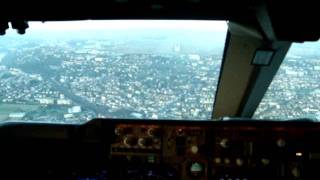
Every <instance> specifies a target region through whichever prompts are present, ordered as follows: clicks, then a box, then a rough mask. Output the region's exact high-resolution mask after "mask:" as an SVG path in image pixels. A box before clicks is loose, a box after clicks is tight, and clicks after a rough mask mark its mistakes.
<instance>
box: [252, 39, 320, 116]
mask: <svg viewBox="0 0 320 180" xmlns="http://www.w3.org/2000/svg"><path fill="white" fill-rule="evenodd" d="M319 50H320V42H319V41H318V42H306V43H295V44H293V45H292V47H291V48H290V50H289V52H288V54H287V56H286V58H285V59H284V60H283V62H282V65H281V66H280V69H279V71H278V73H277V75H276V76H275V78H274V79H273V81H272V83H271V85H270V87H269V89H268V91H267V93H266V94H265V96H264V98H263V99H262V101H261V103H260V105H259V107H258V108H257V110H256V112H255V114H254V118H256V119H270V120H272V119H277V120H281V119H283V120H288V119H300V118H308V119H311V120H317V121H319V120H320V51H319Z"/></svg>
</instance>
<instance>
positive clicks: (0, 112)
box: [0, 103, 39, 120]
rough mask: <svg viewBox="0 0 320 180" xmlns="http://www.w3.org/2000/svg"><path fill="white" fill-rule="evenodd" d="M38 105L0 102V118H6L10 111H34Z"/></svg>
mask: <svg viewBox="0 0 320 180" xmlns="http://www.w3.org/2000/svg"><path fill="white" fill-rule="evenodd" d="M38 108H39V105H32V104H8V103H0V120H6V119H8V117H9V114H10V113H18V112H25V113H27V112H29V111H35V110H37V109H38Z"/></svg>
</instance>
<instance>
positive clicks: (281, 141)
mask: <svg viewBox="0 0 320 180" xmlns="http://www.w3.org/2000/svg"><path fill="white" fill-rule="evenodd" d="M277 146H278V147H281V148H283V147H285V146H286V141H285V140H283V139H278V140H277Z"/></svg>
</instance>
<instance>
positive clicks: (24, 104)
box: [0, 20, 227, 123]
mask: <svg viewBox="0 0 320 180" xmlns="http://www.w3.org/2000/svg"><path fill="white" fill-rule="evenodd" d="M29 26H30V28H29V29H28V30H27V33H26V34H25V35H22V36H21V35H18V34H17V33H15V32H13V31H10V32H8V33H7V35H5V36H2V37H0V122H10V121H20V122H45V123H83V122H86V121H88V120H91V119H93V118H100V117H107V118H126V119H141V118H145V119H176V120H180V119H192V120H209V119H211V116H212V109H213V103H214V99H215V97H214V95H215V90H216V86H217V81H218V78H219V71H220V66H221V59H222V53H223V49H224V43H225V38H226V32H227V24H226V22H225V21H191V20H190V21H184V20H179V21H174V20H170V21H168V20H130V21H128V20H108V21H73V22H46V23H40V22H30V23H29Z"/></svg>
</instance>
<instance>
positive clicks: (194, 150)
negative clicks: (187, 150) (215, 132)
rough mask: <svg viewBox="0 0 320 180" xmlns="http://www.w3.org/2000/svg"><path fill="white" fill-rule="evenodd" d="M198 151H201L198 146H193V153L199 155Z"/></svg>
mask: <svg viewBox="0 0 320 180" xmlns="http://www.w3.org/2000/svg"><path fill="white" fill-rule="evenodd" d="M198 151H199V148H198V146H196V145H193V146H191V152H192V153H193V154H197V153H198Z"/></svg>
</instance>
